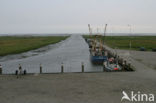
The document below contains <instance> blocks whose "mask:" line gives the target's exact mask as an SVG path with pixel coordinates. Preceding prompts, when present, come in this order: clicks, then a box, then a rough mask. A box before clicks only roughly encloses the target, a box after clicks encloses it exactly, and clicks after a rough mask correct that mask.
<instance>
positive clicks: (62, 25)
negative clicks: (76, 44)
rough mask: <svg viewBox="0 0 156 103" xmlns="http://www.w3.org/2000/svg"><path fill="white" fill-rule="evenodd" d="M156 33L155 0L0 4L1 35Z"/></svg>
mask: <svg viewBox="0 0 156 103" xmlns="http://www.w3.org/2000/svg"><path fill="white" fill-rule="evenodd" d="M88 23H90V24H91V26H92V27H93V32H96V30H97V27H98V28H99V32H102V30H103V27H104V25H105V24H106V23H107V24H108V32H110V33H116V32H118V33H124V32H129V29H128V24H130V25H131V27H132V32H134V33H156V0H0V34H3V33H87V32H88V27H87V25H88Z"/></svg>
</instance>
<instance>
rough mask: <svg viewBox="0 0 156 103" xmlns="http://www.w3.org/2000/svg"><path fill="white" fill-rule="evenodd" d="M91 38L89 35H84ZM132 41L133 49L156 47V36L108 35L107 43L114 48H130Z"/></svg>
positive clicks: (149, 49)
mask: <svg viewBox="0 0 156 103" xmlns="http://www.w3.org/2000/svg"><path fill="white" fill-rule="evenodd" d="M84 37H85V38H89V36H84ZM130 41H131V49H133V50H139V49H140V47H144V48H145V49H146V50H148V51H151V50H152V49H156V36H131V37H129V36H106V37H105V43H106V44H107V45H108V46H110V47H112V48H116V47H117V48H119V49H129V42H130Z"/></svg>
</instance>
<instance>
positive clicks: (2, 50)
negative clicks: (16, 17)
mask: <svg viewBox="0 0 156 103" xmlns="http://www.w3.org/2000/svg"><path fill="white" fill-rule="evenodd" d="M67 37H68V36H46V37H33V36H31V37H22V36H20V37H18V36H2V37H0V56H4V55H8V54H17V53H22V52H25V51H29V50H33V49H37V48H40V47H43V46H46V45H48V44H54V43H57V42H60V41H61V40H64V39H66V38H67Z"/></svg>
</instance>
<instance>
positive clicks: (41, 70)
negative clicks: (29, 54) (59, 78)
mask: <svg viewBox="0 0 156 103" xmlns="http://www.w3.org/2000/svg"><path fill="white" fill-rule="evenodd" d="M40 74H42V65H41V64H40Z"/></svg>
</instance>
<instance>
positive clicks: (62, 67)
mask: <svg viewBox="0 0 156 103" xmlns="http://www.w3.org/2000/svg"><path fill="white" fill-rule="evenodd" d="M63 72H64V66H63V62H62V63H61V73H63Z"/></svg>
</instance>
